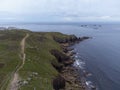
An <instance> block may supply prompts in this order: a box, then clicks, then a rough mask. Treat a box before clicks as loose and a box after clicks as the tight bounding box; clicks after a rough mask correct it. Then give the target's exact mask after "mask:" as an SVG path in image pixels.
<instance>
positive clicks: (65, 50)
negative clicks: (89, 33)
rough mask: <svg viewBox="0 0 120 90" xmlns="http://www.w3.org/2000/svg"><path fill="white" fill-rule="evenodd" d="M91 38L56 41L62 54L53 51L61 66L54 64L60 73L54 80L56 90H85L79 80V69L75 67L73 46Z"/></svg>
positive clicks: (74, 37) (73, 37)
mask: <svg viewBox="0 0 120 90" xmlns="http://www.w3.org/2000/svg"><path fill="white" fill-rule="evenodd" d="M85 39H89V37H82V38H77V37H76V36H72V38H69V39H67V40H60V39H55V41H57V42H58V43H60V45H61V48H62V52H60V51H57V50H52V51H51V54H52V55H54V56H55V57H56V59H57V60H58V63H59V65H55V64H52V65H53V67H55V68H56V70H57V71H58V72H59V75H58V76H57V77H56V78H55V79H54V80H53V88H54V90H85V86H84V85H82V82H81V81H80V79H79V77H80V76H79V73H78V72H77V69H76V68H75V67H73V63H74V62H75V60H74V55H75V54H76V53H75V52H73V50H74V49H73V48H71V46H72V45H74V44H76V43H79V42H81V41H83V40H85Z"/></svg>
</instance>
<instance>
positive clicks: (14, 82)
mask: <svg viewBox="0 0 120 90" xmlns="http://www.w3.org/2000/svg"><path fill="white" fill-rule="evenodd" d="M28 37H29V34H26V36H25V37H24V38H23V39H22V41H21V42H20V47H21V52H20V54H21V58H22V64H21V65H20V66H19V67H18V68H17V69H16V71H15V72H14V74H13V76H12V80H11V82H10V85H9V87H8V90H18V88H19V85H18V82H19V79H20V77H19V74H18V71H19V70H20V69H21V68H22V67H23V66H24V64H25V59H26V54H25V41H26V39H27V38H28Z"/></svg>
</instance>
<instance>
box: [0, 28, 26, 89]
mask: <svg viewBox="0 0 120 90" xmlns="http://www.w3.org/2000/svg"><path fill="white" fill-rule="evenodd" d="M24 35H25V34H24V33H23V32H21V31H16V30H11V31H8V30H5V31H0V63H3V64H4V65H3V66H2V67H0V88H3V90H5V89H4V88H6V86H7V84H8V83H9V82H8V81H9V79H10V76H11V74H12V72H13V71H15V69H16V66H17V65H19V64H20V63H21V59H20V58H19V51H20V45H19V43H20V41H21V40H22V38H23V37H24ZM3 86H4V87H3Z"/></svg>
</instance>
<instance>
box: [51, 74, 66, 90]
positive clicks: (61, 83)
mask: <svg viewBox="0 0 120 90" xmlns="http://www.w3.org/2000/svg"><path fill="white" fill-rule="evenodd" d="M53 88H54V90H60V89H64V88H65V79H64V78H63V77H62V76H61V75H58V76H57V77H56V78H55V79H54V80H53Z"/></svg>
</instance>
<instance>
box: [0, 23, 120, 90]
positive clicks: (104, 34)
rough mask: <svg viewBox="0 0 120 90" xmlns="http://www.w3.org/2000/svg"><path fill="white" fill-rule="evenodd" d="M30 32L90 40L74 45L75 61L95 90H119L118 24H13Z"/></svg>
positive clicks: (119, 44) (119, 54)
mask: <svg viewBox="0 0 120 90" xmlns="http://www.w3.org/2000/svg"><path fill="white" fill-rule="evenodd" d="M1 26H15V27H18V28H25V29H30V30H33V31H59V32H62V33H66V34H75V35H77V36H90V37H92V39H89V40H86V41H84V42H81V43H80V44H77V45H75V46H74V47H75V48H76V51H77V52H78V56H79V57H80V58H79V59H81V60H83V61H84V62H85V65H84V69H85V70H87V71H88V72H90V73H91V74H92V76H90V77H88V80H90V81H92V82H93V83H94V84H95V85H96V86H98V88H99V90H120V24H100V25H97V26H96V25H94V24H87V26H81V24H73V25H39V24H19V25H18V24H16V25H15V24H14V25H12V24H11V25H10V24H9V25H1Z"/></svg>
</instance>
